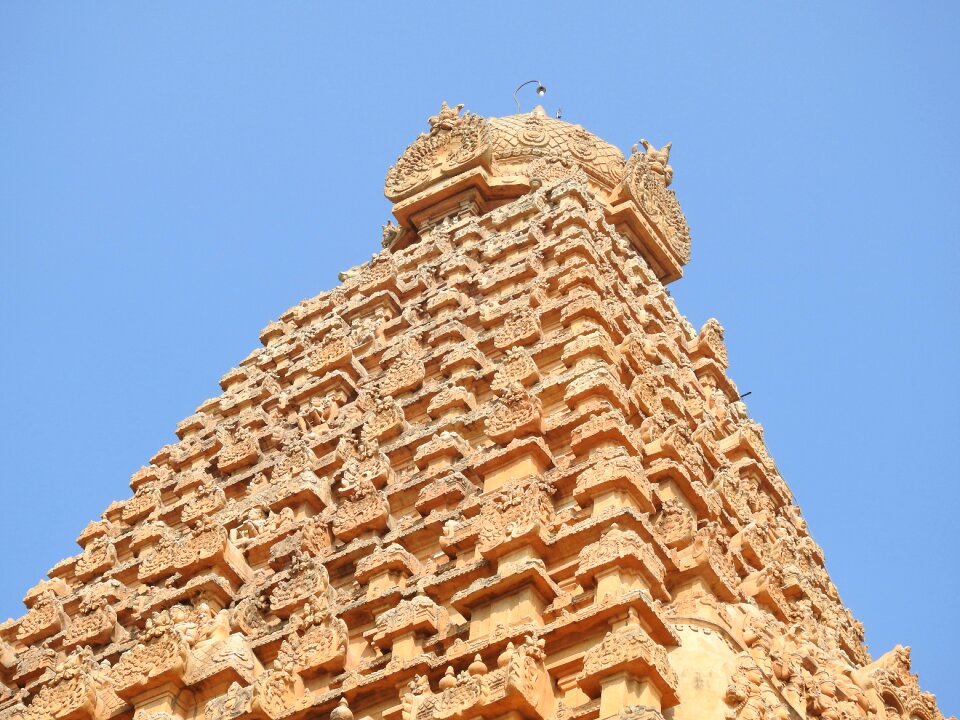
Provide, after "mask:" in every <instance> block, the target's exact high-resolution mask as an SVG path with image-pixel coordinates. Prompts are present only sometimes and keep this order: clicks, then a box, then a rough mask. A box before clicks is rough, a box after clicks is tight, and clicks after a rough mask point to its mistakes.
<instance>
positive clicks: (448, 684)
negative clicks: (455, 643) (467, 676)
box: [440, 665, 457, 690]
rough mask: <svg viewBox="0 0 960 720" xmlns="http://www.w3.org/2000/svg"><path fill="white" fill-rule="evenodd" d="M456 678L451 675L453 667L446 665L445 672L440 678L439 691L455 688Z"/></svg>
mask: <svg viewBox="0 0 960 720" xmlns="http://www.w3.org/2000/svg"><path fill="white" fill-rule="evenodd" d="M456 684H457V676H456V675H454V673H453V667H452V666H450V665H447V672H445V673H444V675H443V677H442V678H440V689H441V690H449V689H450V688H452V687H454V686H456Z"/></svg>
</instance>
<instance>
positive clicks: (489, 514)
mask: <svg viewBox="0 0 960 720" xmlns="http://www.w3.org/2000/svg"><path fill="white" fill-rule="evenodd" d="M553 492H554V487H553V486H552V485H551V484H550V483H549V482H546V481H544V480H542V479H540V478H538V477H535V476H531V477H526V478H522V479H520V480H518V481H516V482H514V483H513V484H511V485H510V486H508V487H505V488H502V489H500V490H498V491H496V492H494V493H491V494H490V495H488V496H486V497H485V498H484V503H483V506H482V509H481V511H480V520H479V535H480V549H481V550H491V549H493V548H494V547H496V546H498V545H500V544H501V543H504V542H511V541H515V540H517V539H520V538H525V537H529V536H531V535H539V534H540V533H542V532H548V531H549V530H550V528H551V526H552V524H553V518H554V515H555V511H554V507H553V503H552V502H551V500H550V496H551V495H552V494H553Z"/></svg>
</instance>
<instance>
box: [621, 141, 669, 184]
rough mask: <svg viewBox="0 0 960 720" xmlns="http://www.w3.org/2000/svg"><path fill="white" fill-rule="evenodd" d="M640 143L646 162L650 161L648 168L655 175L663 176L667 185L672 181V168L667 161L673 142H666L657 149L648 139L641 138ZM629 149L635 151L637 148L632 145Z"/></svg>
mask: <svg viewBox="0 0 960 720" xmlns="http://www.w3.org/2000/svg"><path fill="white" fill-rule="evenodd" d="M640 145H643V151H644V154H645V155H646V156H647V162H648V163H650V169H651V170H652V171H653V172H655V173H656V174H657V175H660V176H661V177H663V184H664V185H665V186H669V185H670V183H671V182H672V181H673V168H672V167H670V166H669V165H668V164H667V163H668V162H669V160H670V148H672V147H673V143H672V142H668V143H667V144H666V145H664V146H663V147H662V148H660V149H659V150H657V148H655V147H654V146H653V145H651V144H650V142H649V141H647V140H644V139H643V138H641V139H640ZM631 150H632V151H633V152H634V153H636V152H637V151H638V150H639V148H638V147H637V146H636V145H634V146H633V148H631Z"/></svg>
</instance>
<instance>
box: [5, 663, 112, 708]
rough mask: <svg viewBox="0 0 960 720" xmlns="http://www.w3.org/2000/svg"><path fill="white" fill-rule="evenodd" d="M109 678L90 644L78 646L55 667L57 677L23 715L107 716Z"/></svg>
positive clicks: (51, 680) (54, 676) (41, 691)
mask: <svg viewBox="0 0 960 720" xmlns="http://www.w3.org/2000/svg"><path fill="white" fill-rule="evenodd" d="M108 684H109V681H108V679H107V677H106V674H105V672H104V668H103V667H101V666H100V665H98V664H97V662H96V660H95V659H94V656H93V651H91V650H90V648H89V647H85V648H78V649H77V650H75V651H74V652H72V653H70V655H68V656H67V657H66V659H65V660H64V661H63V662H62V663H60V664H58V665H57V666H56V667H55V668H54V669H53V676H52V678H51V679H50V680H49V681H48V682H47V684H46V685H44V686H43V687H42V688H40V690H39V692H37V694H36V695H35V696H34V698H33V701H32V702H31V703H30V705H29V706H28V707H27V708H26V711H25V712H24V713H23V715H22V716H21V717H22V718H23V720H48V719H49V718H71V717H77V716H78V715H81V716H86V717H90V718H103V717H106V711H107V706H106V703H105V702H104V701H103V700H102V699H101V697H100V695H99V693H100V691H101V689H103V688H105V687H107V686H108Z"/></svg>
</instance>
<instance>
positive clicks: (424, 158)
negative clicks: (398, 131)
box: [384, 102, 492, 200]
mask: <svg viewBox="0 0 960 720" xmlns="http://www.w3.org/2000/svg"><path fill="white" fill-rule="evenodd" d="M462 109H463V105H462V104H461V105H457V106H456V107H454V108H451V107H449V106H448V105H447V103H446V102H444V103H443V104H442V105H441V107H440V112H439V113H437V114H436V115H434V116H432V117H431V118H430V119H429V121H430V132H429V133H425V134H422V135H421V136H420V137H419V138H417V140H416V141H415V142H414V143H413V145H411V146H410V147H408V148H407V149H406V151H405V152H404V153H403V155H401V156H400V157H399V158H397V162H396V164H395V165H394V166H393V167H392V168H390V171H389V172H388V173H387V180H386V185H385V189H384V192H385V193H386V195H387V197H389V198H390V199H391V200H398V199H400V198H401V197H403V196H405V195H407V194H409V193H411V192H412V191H414V190H417V189H419V188H420V186H421V185H423V184H424V183H425V182H426V181H428V180H431V179H432V178H434V177H441V176H443V175H444V174H446V173H450V172H452V171H454V170H456V169H459V168H461V167H462V166H464V165H468V164H470V163H471V162H472V161H474V160H476V159H479V158H480V157H481V156H482V155H483V153H484V152H489V148H490V145H491V142H492V138H491V135H490V128H489V126H488V125H487V122H486V120H484V119H483V118H481V117H478V116H477V115H472V114H470V113H467V114H465V115H462V116H461V115H460V111H461V110H462Z"/></svg>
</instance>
